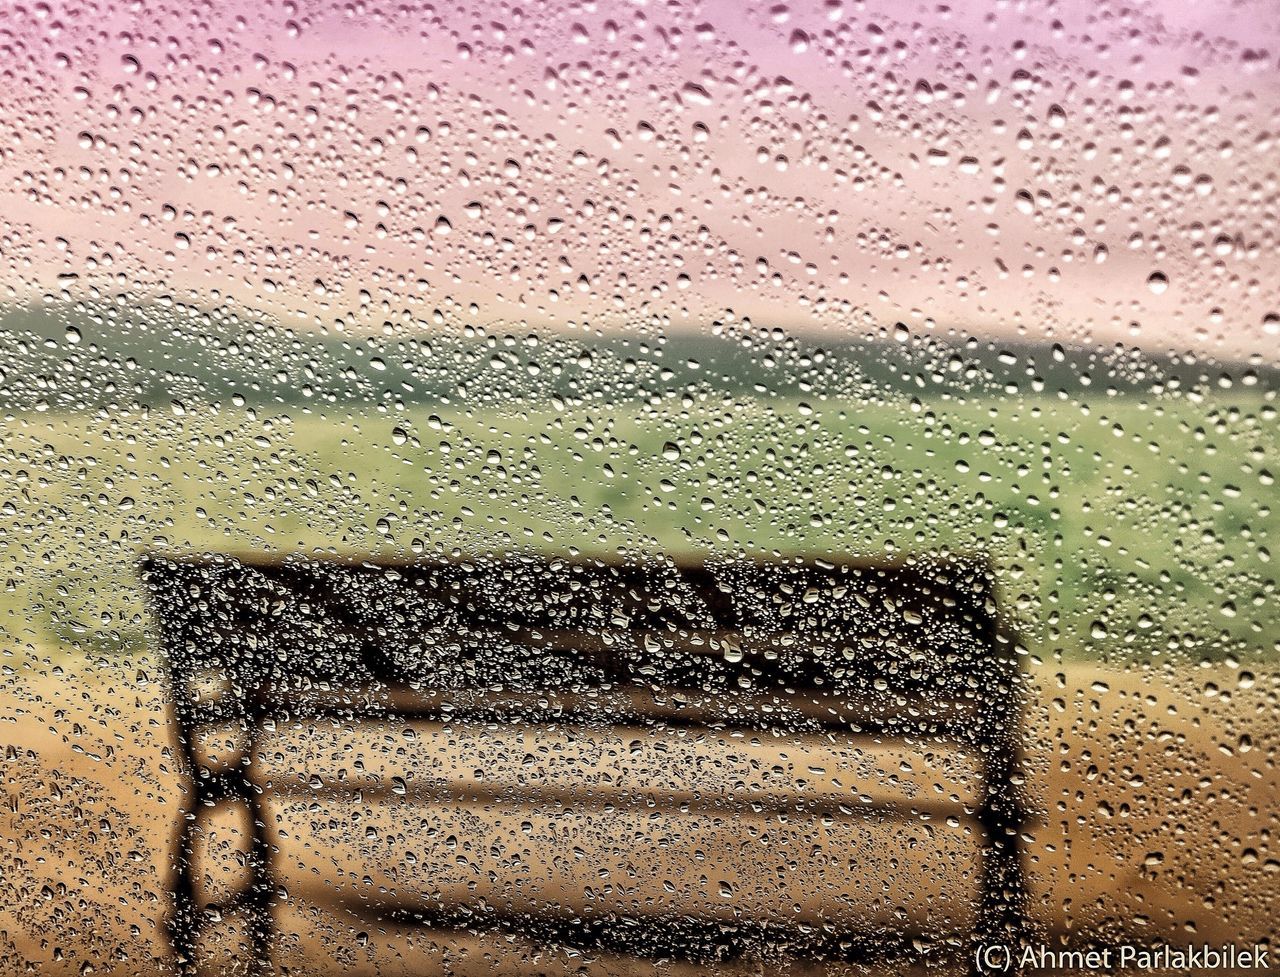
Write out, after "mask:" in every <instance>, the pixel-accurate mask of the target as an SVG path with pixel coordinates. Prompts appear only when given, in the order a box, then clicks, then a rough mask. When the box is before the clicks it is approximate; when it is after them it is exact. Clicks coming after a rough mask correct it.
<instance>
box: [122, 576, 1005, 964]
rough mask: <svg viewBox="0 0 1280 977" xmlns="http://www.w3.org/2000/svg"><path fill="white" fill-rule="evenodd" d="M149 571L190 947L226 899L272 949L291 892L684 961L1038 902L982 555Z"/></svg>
mask: <svg viewBox="0 0 1280 977" xmlns="http://www.w3.org/2000/svg"><path fill="white" fill-rule="evenodd" d="M142 574H143V578H144V581H145V583H146V585H147V587H148V590H149V593H150V595H151V599H152V606H153V609H154V611H155V614H156V617H157V620H158V624H159V634H160V637H161V642H162V648H163V652H164V655H165V660H166V662H167V665H168V668H169V673H170V681H171V684H172V698H173V716H174V720H175V722H176V726H177V732H178V739H179V743H180V747H181V754H182V760H183V762H184V764H185V766H186V769H187V773H188V775H189V777H190V787H191V795H190V799H189V803H188V805H187V807H188V811H187V816H186V817H185V819H184V821H183V823H182V825H181V829H180V838H179V845H178V858H177V861H176V865H175V869H174V877H173V880H172V887H173V895H174V906H173V913H172V918H171V921H170V933H171V937H172V941H173V946H174V950H175V953H176V955H177V958H178V960H179V962H180V965H181V968H182V970H183V972H185V973H195V972H197V969H198V967H199V963H200V960H201V959H203V958H204V957H207V956H209V955H210V954H212V953H213V952H214V949H215V948H214V947H212V945H211V943H210V939H209V933H210V931H211V930H212V929H213V928H215V924H219V925H221V926H223V927H228V926H230V927H232V928H233V929H235V930H236V931H237V932H239V933H240V934H242V944H243V945H242V946H241V947H240V950H239V951H238V952H239V954H240V955H241V956H242V963H244V962H245V961H248V963H247V969H248V970H249V971H250V972H259V973H271V972H275V969H276V968H277V967H278V966H280V964H279V962H278V959H277V958H278V957H279V955H280V949H281V948H280V945H279V944H280V937H281V931H282V924H281V921H280V913H281V910H282V908H283V907H284V906H285V905H286V904H294V903H300V902H302V901H304V900H306V901H311V900H315V901H317V902H322V903H325V904H332V905H334V906H337V907H339V909H340V910H341V911H342V912H345V913H347V915H348V917H349V918H354V919H357V920H365V921H368V922H369V923H371V924H374V925H376V926H383V927H387V926H412V927H419V928H422V929H423V931H426V932H430V933H432V934H434V935H435V936H437V937H439V938H440V939H444V940H447V939H448V938H449V937H450V934H457V935H458V937H459V938H462V937H463V936H466V937H467V938H471V937H474V936H475V935H476V934H477V933H488V932H492V933H498V934H503V935H504V936H505V937H506V938H509V939H513V940H520V941H524V942H525V943H527V944H529V945H532V946H535V947H536V946H544V947H562V948H569V949H570V950H573V951H576V952H578V953H581V954H586V955H588V956H590V955H592V954H603V955H613V956H614V957H617V956H621V957H624V958H625V957H634V958H636V959H645V960H665V961H686V962H690V963H693V964H697V965H699V966H701V967H709V966H715V965H726V966H727V965H728V962H730V961H734V960H762V959H763V960H778V959H784V958H789V959H801V960H808V961H814V962H825V963H826V964H828V965H830V964H834V963H842V962H853V963H863V962H866V961H873V960H876V959H879V958H883V957H887V956H898V955H902V956H906V957H910V958H929V959H931V958H948V959H953V960H960V959H964V960H967V959H968V958H969V950H970V947H971V945H972V941H973V940H975V939H987V940H994V939H997V938H998V939H1001V940H1004V939H1006V938H1009V937H1011V936H1016V935H1017V934H1018V933H1020V932H1021V930H1022V926H1023V876H1022V865H1021V858H1020V852H1019V834H1020V829H1021V824H1022V815H1021V813H1020V810H1021V809H1020V806H1019V803H1018V792H1017V788H1016V771H1017V767H1018V743H1019V731H1018V724H1019V721H1020V707H1019V697H1020V691H1019V690H1020V686H1019V681H1018V674H1017V672H1018V669H1017V665H1016V653H1015V650H1014V648H1013V646H1012V645H1011V643H1010V642H1009V640H1008V638H1007V637H1006V636H1005V635H1003V634H1002V633H1001V632H1000V630H999V627H998V624H997V614H996V606H995V602H994V591H993V585H992V580H991V575H990V573H989V572H988V569H987V567H986V566H985V565H984V564H982V563H980V562H978V561H973V560H969V559H962V558H957V557H948V558H938V559H927V560H926V559H921V560H911V561H906V562H902V563H898V564H874V563H863V562H856V561H841V562H825V561H821V560H805V561H801V560H778V561H776V562H747V561H722V562H707V563H692V562H686V563H675V562H671V561H668V560H652V561H635V562H623V561H614V562H606V561H599V560H590V559H572V560H571V559H558V558H551V557H526V556H514V557H510V558H507V559H504V560H457V561H451V562H443V561H442V562H423V563H415V564H388V563H371V562H350V563H344V562H337V561H315V560H311V561H301V560H284V561H269V560H265V559H253V560H244V559H236V558H232V557H224V556H202V557H188V558H178V559H174V558H170V557H165V556H151V557H148V558H146V559H144V561H143V564H142ZM228 812H232V813H231V814H228ZM236 812H238V813H236ZM409 812H413V813H412V815H410V813H409ZM219 817H221V818H222V821H221V822H218V818H219ZM228 818H230V821H228ZM215 822H217V823H219V824H221V825H222V827H221V828H219V829H217V830H215V829H214V828H213V827H211V826H212V825H213V824H215ZM215 839H216V840H217V844H216V845H215V844H214V840H215ZM229 839H230V840H229ZM236 839H238V840H236ZM388 839H394V841H393V842H392V841H388ZM228 849H229V850H230V854H229V855H228V854H226V851H227V850H228ZM220 851H221V852H222V854H221V855H220V854H219V852H220ZM219 864H222V866H223V867H222V868H219V867H218V865H219ZM228 866H229V867H228ZM224 952H225V947H224ZM333 969H334V971H335V972H337V971H339V970H341V969H342V968H341V967H340V966H339V965H338V964H337V963H336V962H335V963H334V965H333Z"/></svg>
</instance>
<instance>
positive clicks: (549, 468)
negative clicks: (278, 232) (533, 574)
mask: <svg viewBox="0 0 1280 977" xmlns="http://www.w3.org/2000/svg"><path fill="white" fill-rule="evenodd" d="M153 311H154V312H155V314H154V315H153V316H140V315H131V316H126V317H124V318H123V319H118V321H117V320H116V319H113V317H112V316H111V314H110V312H109V310H103V309H98V310H93V309H86V308H84V307H80V308H79V309H73V308H66V307H54V308H52V309H45V310H31V309H25V310H17V311H13V312H11V313H10V315H9V316H8V317H7V318H5V319H4V320H3V322H2V323H0V327H2V328H0V346H3V354H4V355H3V362H4V363H5V364H6V369H7V370H8V371H9V372H8V374H7V377H8V379H7V382H6V383H5V385H4V396H5V397H6V398H7V401H8V403H7V407H6V410H5V412H4V415H3V419H2V420H0V458H2V460H3V464H4V466H5V469H6V471H5V474H6V477H7V479H8V481H9V482H10V484H11V485H12V486H13V487H14V488H15V489H16V492H14V493H11V494H10V497H9V498H8V500H7V501H6V503H5V504H4V506H3V510H2V511H0V516H2V518H3V521H4V526H3V528H4V532H3V543H0V547H2V549H0V552H2V553H3V560H4V563H3V566H2V567H0V578H2V579H3V580H4V591H3V593H0V614H2V615H3V617H2V618H0V626H3V627H4V628H5V629H6V630H7V631H8V632H9V633H10V634H11V635H12V636H13V637H14V638H15V639H17V640H18V641H19V645H20V646H21V645H22V644H27V645H28V646H31V647H35V646H39V647H41V648H45V647H55V648H57V649H58V653H59V654H66V653H71V652H73V651H75V650H79V651H80V652H104V653H110V652H112V650H113V649H116V648H119V647H122V646H132V645H137V644H138V643H139V642H140V641H142V638H143V633H144V619H143V610H142V607H141V603H140V601H141V598H140V593H139V591H138V585H137V575H136V567H135V561H136V557H137V555H138V554H139V553H140V552H141V551H143V550H151V549H160V550H164V549H171V550H175V551H189V550H218V551H228V550H229V551H236V550H243V551H264V550H265V551H272V552H294V551H298V552H303V553H305V552H313V553H344V554H345V553H369V554H381V555H384V556H386V555H398V556H401V557H408V556H412V555H423V554H427V555H430V554H442V553H451V552H459V553H471V554H482V553H501V552H510V551H515V550H521V549H524V550H544V551H549V552H557V551H561V552H567V551H577V552H582V553H617V552H619V551H629V552H639V551H650V552H657V551H666V552H677V553H682V552H695V553H721V554H735V553H752V552H755V553H771V552H781V553H806V554H814V555H822V554H847V555H855V556H877V555H902V554H904V553H908V552H924V551H933V550H940V549H950V550H958V551H974V552H984V553H987V554H989V555H990V556H991V557H992V559H993V561H994V563H995V566H996V568H997V572H998V575H999V582H1000V586H1001V590H1002V595H1003V602H1004V609H1005V611H1006V613H1007V614H1008V615H1009V622H1010V624H1011V625H1013V626H1014V627H1016V628H1017V630H1018V631H1019V632H1020V633H1021V635H1022V636H1023V638H1024V640H1025V641H1026V642H1027V644H1028V647H1029V648H1030V649H1031V650H1032V652H1033V653H1034V654H1035V655H1036V656H1037V657H1038V658H1039V659H1040V660H1044V661H1053V660H1069V659H1075V658H1086V659H1090V660H1102V661H1125V660H1128V661H1136V660H1141V661H1157V660H1159V658H1160V656H1166V657H1168V658H1169V659H1171V660H1175V661H1180V662H1186V663H1191V664H1194V663H1196V662H1199V661H1203V660H1224V659H1234V660H1238V661H1246V660H1249V661H1251V660H1257V659H1261V660H1273V659H1274V657H1275V655H1276V652H1277V649H1280V620H1277V618H1276V616H1275V615H1274V614H1273V613H1270V612H1269V610H1268V604H1269V601H1273V600H1274V592H1275V586H1276V584H1275V574H1274V570H1273V569H1272V563H1271V559H1272V557H1271V552H1270V549H1269V547H1268V540H1269V538H1270V537H1271V536H1272V535H1273V534H1274V532H1275V529H1276V526H1277V522H1278V521H1280V515H1277V512H1276V507H1275V505H1274V504H1273V503H1274V501H1275V489H1274V486H1275V479H1274V475H1273V473H1272V471H1271V470H1270V468H1269V467H1268V466H1269V464H1271V461H1270V459H1272V458H1274V453H1275V449H1276V446H1277V430H1278V428H1277V425H1276V423H1275V421H1276V410H1277V408H1276V402H1275V401H1276V390H1277V389H1278V388H1277V385H1276V382H1275V379H1276V378H1275V375H1274V372H1275V371H1274V370H1271V369H1267V368H1262V367H1259V366H1257V365H1251V364H1247V363H1219V362H1213V361H1202V360H1199V359H1197V358H1196V357H1193V356H1190V355H1187V356H1185V357H1174V356H1169V355H1165V356H1162V357H1150V356H1148V355H1146V354H1143V353H1142V352H1141V351H1139V350H1128V351H1125V350H1114V351H1111V352H1108V353H1102V352H1099V351H1096V350H1093V351H1091V350H1086V349H1083V348H1064V347H1061V346H1054V345H1034V344H1023V345H1017V344H1010V343H1000V342H995V341H982V342H979V341H976V340H971V341H968V342H956V341H953V342H942V341H940V340H938V339H935V338H934V337H931V336H925V337H915V336H912V335H910V334H908V333H907V332H906V330H905V328H904V329H903V330H902V333H901V335H898V336H897V337H896V338H895V337H894V336H888V337H884V338H883V339H877V338H876V337H868V338H867V339H865V340H863V341H862V342H857V343H855V342H846V343H844V344H841V345H837V346H832V345H831V344H826V345H821V344H818V343H816V342H814V341H812V340H807V339H804V338H803V337H795V336H789V335H787V334H785V333H782V332H781V331H776V332H775V331H771V330H756V329H748V328H746V327H743V326H741V324H739V325H738V326H737V327H736V329H735V330H728V331H727V333H728V334H722V335H690V336H682V335H674V336H672V335H664V334H655V335H652V336H646V335H643V334H641V335H635V336H615V337H611V338H601V337H598V336H583V337H573V336H566V335H555V336H538V335H535V334H519V335H517V334H510V335H505V334H501V333H499V334H492V335H480V334H473V335H471V336H465V335H459V336H455V337H452V338H451V337H448V336H434V335H427V334H425V333H424V335H423V337H422V338H421V339H419V340H412V339H405V338H403V336H402V335H401V334H399V333H397V335H396V336H395V337H392V338H386V337H374V336H362V337H360V338H352V337H346V336H341V335H339V336H328V337H317V336H314V335H312V334H299V333H291V332H289V331H287V330H282V329H280V328H279V327H278V326H270V325H263V324H261V323H259V324H258V325H257V326H252V325H245V324H237V323H234V322H232V323H228V322H226V321H220V320H219V319H217V318H215V317H213V316H211V315H210V314H208V313H207V312H206V313H199V314H197V312H196V311H195V310H190V309H188V310H185V311H184V310H174V309H169V310H163V309H159V308H158V307H157V310H153ZM192 322H194V323H195V325H194V326H193V325H192V324H191V323H192ZM193 332H194V333H195V334H196V335H198V336H201V337H203V339H202V341H201V342H195V343H193V342H190V341H189V336H190V334H191V333H193ZM717 332H724V331H722V330H719V329H717ZM735 332H736V335H735V334H734V333H735ZM174 337H181V339H182V341H181V342H176V341H175V340H174Z"/></svg>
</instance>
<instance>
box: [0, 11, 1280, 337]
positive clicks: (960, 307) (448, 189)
mask: <svg viewBox="0 0 1280 977" xmlns="http://www.w3.org/2000/svg"><path fill="white" fill-rule="evenodd" d="M0 81H2V89H0V118H3V119H4V120H5V121H4V132H3V139H0V261H2V262H3V268H4V275H3V282H0V284H2V285H3V287H4V288H5V289H6V291H7V296H8V298H9V299H11V300H24V301H25V300H30V299H31V298H33V297H36V296H40V295H46V294H58V293H59V292H60V291H66V292H67V293H68V294H70V295H72V296H77V297H79V296H85V295H94V294H99V295H116V294H119V293H124V292H127V293H129V294H130V295H131V296H134V297H136V298H145V297H148V296H154V295H161V294H164V295H173V296H178V297H181V298H183V299H185V300H191V299H194V300H196V301H199V302H202V303H208V304H218V303H223V302H231V303H234V304H235V305H236V306H239V307H242V308H249V309H259V310H263V311H265V312H267V313H270V314H273V315H278V316H280V317H282V318H285V319H287V320H289V321H291V322H297V323H307V324H310V325H312V326H313V327H321V326H323V327H325V328H332V327H333V326H334V324H335V323H339V322H340V323H342V324H343V327H344V328H349V329H352V330H364V329H371V328H380V327H382V326H383V324H384V323H386V322H390V323H393V324H394V325H395V326H396V327H398V328H405V329H422V328H448V327H450V326H453V327H456V326H457V325H458V324H461V323H476V324H482V325H485V326H486V327H488V328H492V329H499V330H503V329H510V330H518V331H528V330H530V329H541V328H552V329H558V328H570V327H573V328H578V327H581V326H582V325H584V324H586V325H589V326H591V327H595V328H602V329H619V328H628V327H633V326H636V325H646V324H647V325H652V324H653V323H654V322H658V323H662V324H664V325H668V326H669V327H670V328H673V329H690V330H695V329H707V328H709V326H710V324H711V323H712V322H713V321H717V320H725V319H726V318H731V317H732V318H737V319H742V318H743V317H748V318H750V319H751V320H752V322H754V323H755V324H757V325H780V326H784V327H787V328H789V329H795V330H799V331H813V332H821V331H827V332H834V333H844V334H848V335H850V336H862V335H867V334H869V333H874V332H876V331H877V330H880V329H887V328H891V327H892V324H893V323H894V322H895V321H897V320H902V321H905V322H907V323H908V324H909V325H910V326H911V328H912V329H913V330H919V331H921V332H925V331H929V330H934V331H936V332H938V333H940V334H945V333H948V332H950V331H953V330H954V331H955V332H956V333H958V334H960V335H968V334H971V333H972V334H977V335H1023V336H1027V337H1030V338H1052V339H1055V340H1059V341H1065V342H1087V343H1104V344H1108V345H1110V344H1112V343H1116V342H1121V343H1125V344H1133V345H1140V346H1145V347H1148V348H1151V349H1169V348H1173V349H1183V348H1194V349H1200V350H1206V351H1210V352H1214V353H1217V354H1219V355H1231V356H1238V355H1242V354H1249V353H1257V354H1261V355H1262V356H1263V358H1264V359H1265V360H1268V361H1274V360H1275V359H1276V353H1275V351H1276V349H1277V348H1278V347H1280V259H1278V258H1277V253H1278V252H1277V249H1278V248H1280V234H1278V232H1277V228H1278V222H1280V213H1278V211H1280V203H1278V196H1280V188H1278V181H1280V167H1277V162H1276V161H1277V160H1280V5H1277V4H1276V3H1274V0H1253V2H1243V0H1241V2H1234V3H1233V2H1229V0H1213V2H1200V3H1195V4H1192V3H1187V2H1184V0H1165V2H1147V3H1141V2H1139V3H1115V2H1107V0H1098V2H1094V0H1089V2H1072V3H1054V2H1018V3H996V2H993V3H989V4H971V3H968V2H966V0H954V2H952V3H950V4H947V3H939V2H929V3H913V2H904V0H892V2H889V0H874V2H867V3H860V2H854V0H815V2H810V3H793V4H788V3H781V2H774V3H768V2H766V3H752V4H739V3H733V2H727V0H716V2H702V3H697V2H693V3H675V2H671V3H666V2H594V3H586V2H582V3H560V2H554V3H553V2H528V3H500V2H494V3H484V2H477V3H473V4H459V5H455V4H445V3H436V4H426V3H417V2H403V3H400V2H397V3H386V4H383V3H378V2H372V0H343V2H328V0H293V2H239V3H236V2H230V0H224V2H199V3H197V2H186V0H174V2H165V3H161V2H151V0H140V2H134V3H126V2H106V0H101V2H70V0H69V2H61V3H60V2H54V3H47V4H46V3H27V2H16V3H7V4H5V5H3V8H2V9H0ZM1269 317H1270V318H1269Z"/></svg>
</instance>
